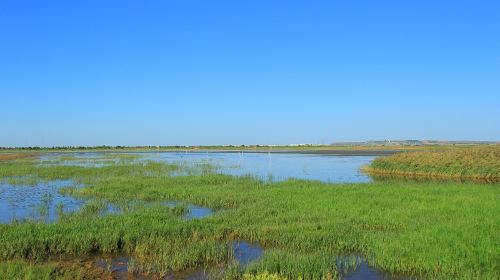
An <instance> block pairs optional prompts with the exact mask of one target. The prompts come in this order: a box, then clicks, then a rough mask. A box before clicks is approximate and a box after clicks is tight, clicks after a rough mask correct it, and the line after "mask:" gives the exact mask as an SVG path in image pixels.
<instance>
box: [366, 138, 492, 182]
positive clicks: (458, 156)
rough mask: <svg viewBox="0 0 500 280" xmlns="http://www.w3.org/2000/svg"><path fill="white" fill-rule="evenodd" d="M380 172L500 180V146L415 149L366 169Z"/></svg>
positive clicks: (412, 175) (379, 159) (383, 173)
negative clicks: (432, 149) (431, 149)
mask: <svg viewBox="0 0 500 280" xmlns="http://www.w3.org/2000/svg"><path fill="white" fill-rule="evenodd" d="M365 171H367V172H369V173H373V174H378V175H390V176H402V177H435V178H452V179H457V180H477V181H489V182H499V181H500V145H493V146H484V147H469V148H460V149H449V150H434V151H430V150H429V151H415V152H407V153H400V154H395V155H392V156H390V157H380V158H377V159H376V160H374V161H373V162H372V164H371V165H370V166H368V167H366V168H365Z"/></svg>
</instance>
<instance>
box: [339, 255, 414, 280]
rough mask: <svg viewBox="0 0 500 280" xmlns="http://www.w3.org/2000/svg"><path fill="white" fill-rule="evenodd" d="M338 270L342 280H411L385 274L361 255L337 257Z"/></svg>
mask: <svg viewBox="0 0 500 280" xmlns="http://www.w3.org/2000/svg"><path fill="white" fill-rule="evenodd" d="M337 270H338V272H339V274H340V279H342V280H404V279H407V280H410V279H414V278H410V277H407V276H402V275H391V274H389V273H384V272H382V271H380V270H378V269H375V268H373V267H371V266H369V265H368V263H367V262H366V261H365V259H364V258H363V257H362V256H359V255H345V256H337Z"/></svg>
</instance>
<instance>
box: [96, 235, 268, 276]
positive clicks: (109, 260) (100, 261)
mask: <svg viewBox="0 0 500 280" xmlns="http://www.w3.org/2000/svg"><path fill="white" fill-rule="evenodd" d="M232 249H233V256H234V259H235V260H236V261H237V262H238V263H239V264H240V265H241V267H243V268H244V267H246V266H247V265H249V264H250V263H252V262H254V261H256V260H258V259H259V258H261V257H262V255H263V254H264V250H263V249H262V248H261V247H260V246H258V245H255V244H250V243H248V242H246V241H243V240H240V241H235V242H233V243H232ZM133 262H134V259H133V258H131V257H129V256H125V255H118V256H111V257H105V258H104V257H101V258H97V259H96V260H95V262H94V264H95V265H96V266H97V267H98V268H100V269H102V270H103V271H107V272H111V273H112V275H113V279H158V275H156V276H150V277H148V276H147V275H144V274H141V273H137V272H134V271H133V269H132V268H131V266H133V265H131V264H132V263H133ZM222 271H223V269H221V271H219V272H222ZM160 279H168V280H179V279H191V280H206V279H210V269H191V270H186V271H175V272H174V271H172V272H170V273H168V274H167V275H163V276H162V277H160Z"/></svg>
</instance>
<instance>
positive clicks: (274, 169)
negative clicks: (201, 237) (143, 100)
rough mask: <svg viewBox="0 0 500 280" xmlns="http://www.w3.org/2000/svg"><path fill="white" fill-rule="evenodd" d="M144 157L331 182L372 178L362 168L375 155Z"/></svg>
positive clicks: (224, 170) (230, 171) (197, 154)
mask: <svg viewBox="0 0 500 280" xmlns="http://www.w3.org/2000/svg"><path fill="white" fill-rule="evenodd" d="M142 155H143V156H144V159H148V160H155V161H165V162H169V163H174V162H187V163H210V164H213V165H215V166H217V167H218V171H219V172H222V173H224V174H230V175H237V176H239V175H253V176H257V177H259V178H262V179H269V178H272V180H276V181H281V180H286V179H289V178H297V179H308V180H320V181H323V182H331V183H362V182H371V178H370V177H369V176H368V175H366V174H364V173H362V172H361V171H360V168H361V167H362V166H364V165H368V164H370V162H371V161H372V160H373V159H375V156H338V155H313V154H284V153H283V154H282V153H203V152H194V153H193V152H190V153H182V152H169V153H143V154H142Z"/></svg>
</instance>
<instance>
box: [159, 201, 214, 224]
mask: <svg viewBox="0 0 500 280" xmlns="http://www.w3.org/2000/svg"><path fill="white" fill-rule="evenodd" d="M165 205H166V206H168V207H176V206H180V205H184V206H186V207H187V209H188V212H187V213H186V214H185V215H184V218H185V219H187V220H191V219H201V218H204V217H207V216H210V215H212V213H213V210H212V209H210V208H208V207H203V206H200V205H195V204H191V203H183V202H179V201H167V202H165Z"/></svg>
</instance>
